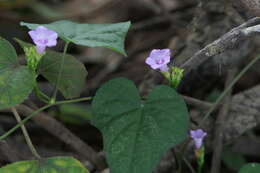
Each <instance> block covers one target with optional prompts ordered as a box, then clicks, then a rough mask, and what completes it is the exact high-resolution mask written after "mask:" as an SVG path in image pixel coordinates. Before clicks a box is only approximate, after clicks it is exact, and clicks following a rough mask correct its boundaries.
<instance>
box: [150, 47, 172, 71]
mask: <svg viewBox="0 0 260 173" xmlns="http://www.w3.org/2000/svg"><path fill="white" fill-rule="evenodd" d="M170 58H171V52H170V49H154V50H152V51H151V53H150V55H149V57H148V58H147V59H146V60H145V63H146V64H148V65H150V67H151V68H152V69H160V70H161V71H162V72H167V71H168V70H169V68H168V66H167V64H168V63H169V62H170Z"/></svg>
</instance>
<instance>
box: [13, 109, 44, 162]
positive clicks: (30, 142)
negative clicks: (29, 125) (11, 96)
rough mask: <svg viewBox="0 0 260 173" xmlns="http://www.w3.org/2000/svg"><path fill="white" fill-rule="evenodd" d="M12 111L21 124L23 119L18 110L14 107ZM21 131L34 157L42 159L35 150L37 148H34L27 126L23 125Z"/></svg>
mask: <svg viewBox="0 0 260 173" xmlns="http://www.w3.org/2000/svg"><path fill="white" fill-rule="evenodd" d="M11 110H12V112H13V114H14V117H15V119H16V120H17V122H18V123H20V122H21V121H22V120H21V117H20V116H19V114H18V112H17V110H16V109H15V108H14V107H12V108H11ZM21 129H22V132H23V135H24V138H25V141H26V143H27V145H28V147H29V148H30V150H31V152H32V154H33V155H34V157H36V158H37V159H40V158H41V156H40V155H39V154H38V152H37V151H36V149H35V147H34V145H33V143H32V141H31V139H30V136H29V134H28V132H27V130H26V128H25V126H24V125H21Z"/></svg>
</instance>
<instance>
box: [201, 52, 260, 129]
mask: <svg viewBox="0 0 260 173" xmlns="http://www.w3.org/2000/svg"><path fill="white" fill-rule="evenodd" d="M259 59H260V55H259V56H257V57H256V58H254V59H253V60H252V61H251V62H250V63H249V64H247V66H246V67H245V68H244V69H243V70H242V71H241V72H240V73H239V74H238V75H237V76H236V78H235V79H234V80H233V81H232V82H231V84H230V85H229V86H228V87H227V88H226V89H225V90H224V91H223V92H222V93H221V95H220V96H219V97H218V99H217V100H216V102H215V103H214V104H213V106H211V108H210V109H209V111H208V112H207V114H206V115H205V116H204V118H203V119H202V121H201V122H200V124H199V127H201V126H202V125H203V123H204V122H205V121H206V119H208V117H209V116H210V114H211V113H212V112H213V111H214V110H215V109H216V107H217V106H218V105H219V104H220V102H221V101H222V99H223V98H224V97H225V95H226V94H227V93H228V91H229V90H230V89H231V88H233V86H234V85H235V84H236V83H237V81H238V80H239V79H240V78H241V77H242V76H243V75H244V74H245V73H246V72H247V71H248V70H249V69H250V68H251V67H252V66H253V65H254V64H255V63H256V62H257V61H258V60H259Z"/></svg>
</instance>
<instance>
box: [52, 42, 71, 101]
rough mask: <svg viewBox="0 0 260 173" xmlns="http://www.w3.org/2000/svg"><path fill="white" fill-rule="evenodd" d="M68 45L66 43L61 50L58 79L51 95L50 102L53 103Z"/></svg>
mask: <svg viewBox="0 0 260 173" xmlns="http://www.w3.org/2000/svg"><path fill="white" fill-rule="evenodd" d="M69 43H70V42H69V41H67V42H66V44H65V46H64V49H63V55H62V59H61V65H60V69H59V74H58V78H57V81H56V84H55V89H54V92H53V95H52V100H54V103H55V102H56V96H57V92H58V86H59V84H60V78H61V73H62V69H63V66H64V59H65V55H66V53H67V50H68V46H69Z"/></svg>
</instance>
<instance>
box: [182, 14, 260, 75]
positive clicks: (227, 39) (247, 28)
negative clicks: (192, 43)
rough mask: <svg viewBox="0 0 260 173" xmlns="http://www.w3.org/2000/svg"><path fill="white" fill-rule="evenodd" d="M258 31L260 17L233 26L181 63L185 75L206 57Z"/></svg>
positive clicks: (233, 45)
mask: <svg viewBox="0 0 260 173" xmlns="http://www.w3.org/2000/svg"><path fill="white" fill-rule="evenodd" d="M252 27H254V29H252ZM259 31H260V18H259V17H256V18H253V19H251V20H248V21H247V22H245V23H243V24H242V25H240V26H238V27H236V28H233V29H232V30H231V31H229V32H228V33H226V34H225V35H223V36H222V37H220V38H219V39H217V40H215V41H214V42H213V43H211V44H208V45H207V46H206V47H204V48H203V49H201V50H199V51H198V52H196V53H195V54H194V55H193V56H192V57H191V58H190V59H189V60H188V61H186V62H185V63H184V64H183V65H181V68H183V69H184V70H185V75H187V74H189V73H190V72H191V71H192V70H193V69H196V68H197V67H198V66H199V65H200V64H201V63H203V62H204V61H206V60H207V59H208V58H210V57H213V56H215V55H218V54H220V53H222V52H224V51H225V50H227V49H232V48H234V47H236V46H237V45H238V44H239V43H241V41H243V40H245V39H246V38H247V37H249V36H250V35H252V34H254V33H256V32H259Z"/></svg>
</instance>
